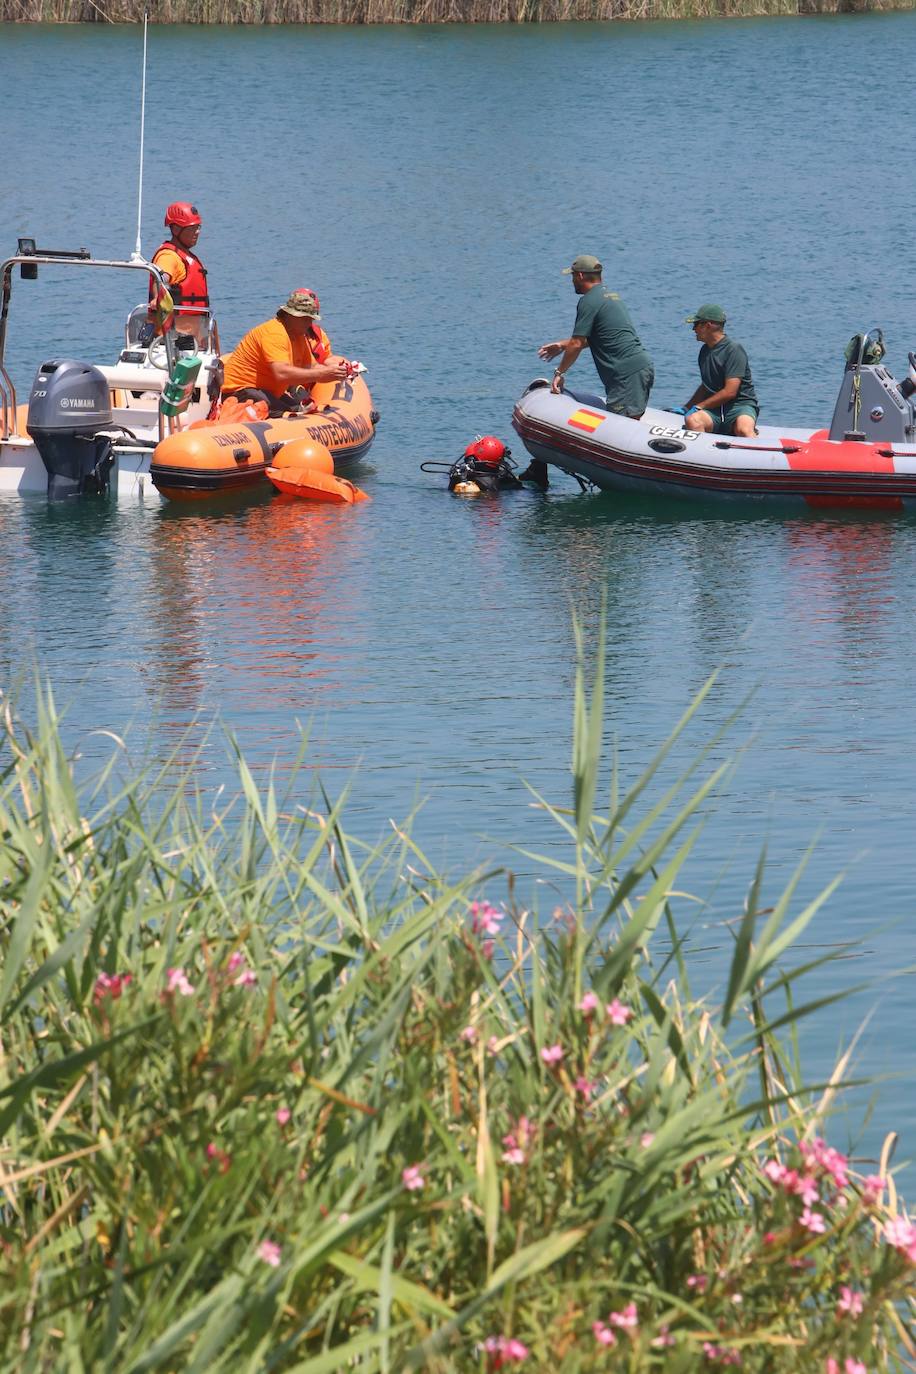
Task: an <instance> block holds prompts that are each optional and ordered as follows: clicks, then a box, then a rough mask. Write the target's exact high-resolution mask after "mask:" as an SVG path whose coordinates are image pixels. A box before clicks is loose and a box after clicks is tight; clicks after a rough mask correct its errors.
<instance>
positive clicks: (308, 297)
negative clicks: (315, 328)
mask: <svg viewBox="0 0 916 1374" xmlns="http://www.w3.org/2000/svg"><path fill="white" fill-rule="evenodd" d="M280 309H281V310H285V311H286V313H287V315H311V317H312V319H313V320H320V319H321V316H320V315H319V313H318V311H319V310H320V309H321V305H320V302H319V300H318V297H317V296H316V295H315V292H314V291H309V290H308V289H307V288H306V287H300V288H299V289H298V290H297V291H293V292H291V293H290V297H289V300H288V301H287V302H286V304H285V305H281V306H280Z"/></svg>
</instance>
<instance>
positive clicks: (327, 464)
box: [273, 439, 334, 474]
mask: <svg viewBox="0 0 916 1374" xmlns="http://www.w3.org/2000/svg"><path fill="white" fill-rule="evenodd" d="M273 466H274V467H275V468H279V469H281V470H282V471H286V469H287V468H308V469H309V470H310V471H311V472H330V473H332V474H333V472H334V459H333V457H332V456H331V450H330V449H329V448H328V447H327V445H326V444H321V443H319V442H318V440H317V439H293V440H292V442H291V443H288V444H284V445H283V447H282V448H280V449H278V450H277V454H276V457H275V458H274V461H273Z"/></svg>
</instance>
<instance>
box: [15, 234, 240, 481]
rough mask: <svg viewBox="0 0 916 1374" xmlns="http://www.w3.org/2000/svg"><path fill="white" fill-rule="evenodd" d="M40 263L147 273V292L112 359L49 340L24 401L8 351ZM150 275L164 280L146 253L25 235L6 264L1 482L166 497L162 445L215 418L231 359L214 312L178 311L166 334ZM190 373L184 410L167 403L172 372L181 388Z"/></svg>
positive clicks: (136, 308) (145, 280)
mask: <svg viewBox="0 0 916 1374" xmlns="http://www.w3.org/2000/svg"><path fill="white" fill-rule="evenodd" d="M39 266H47V267H52V266H53V267H66V268H68V269H70V268H74V269H76V268H80V269H81V268H87V267H92V268H103V269H107V270H118V271H124V270H126V271H133V272H138V273H140V274H141V276H140V280H141V281H142V283H143V296H144V300H143V303H142V304H140V305H137V306H136V307H135V308H134V309H133V310H131V311H130V314H129V315H128V317H127V321H126V324H125V327H124V344H123V347H122V348H121V350H120V352H119V353H118V356H117V358H116V359H115V360H114V361H113V362H111V363H88V362H86V361H84V360H81V359H73V358H62V357H59V356H55V355H54V354H53V353H52V352H51V349H52V348H53V342H50V343H49V348H48V352H47V355H46V357H47V359H48V360H47V361H45V362H42V363H41V365H40V366H39V368H38V371H37V373H36V376H35V381H34V382H33V384H32V389H31V392H30V395H29V400H28V402H27V403H26V404H23V405H19V404H17V398H16V388H15V386H14V384H13V381H12V379H11V377H10V374H9V371H8V369H7V365H6V358H5V349H6V335H7V321H8V317H9V309H10V300H11V295H12V283H13V277H14V271H15V269H16V268H17V267H18V268H19V271H20V274H21V276H22V277H25V278H27V279H28V278H34V277H35V276H37V274H38V268H39ZM150 276H152V277H153V278H154V279H155V280H158V281H159V284H160V286H161V285H162V284H163V283H162V278H161V276H160V274H159V272H158V270H157V269H156V268H155V267H153V265H152V264H151V263H149V262H147V261H146V260H145V259H144V258H143V257H142V256H141V255H140V254H139V253H135V254H134V255H133V256H132V257H131V259H130V260H129V261H127V262H121V261H116V260H109V259H101V258H93V257H92V255H91V254H90V253H89V251H88V250H87V249H83V248H81V249H76V250H74V251H57V250H50V249H41V248H36V246H35V243H34V240H32V239H20V240H19V251H18V252H17V253H16V254H15V255H14V256H13V257H11V258H8V259H7V260H6V262H4V264H3V266H2V268H0V293H2V294H0V302H2V303H0V491H6V492H20V493H28V492H34V493H43V494H46V495H48V496H50V497H53V498H60V497H69V496H81V495H90V494H97V493H104V492H108V491H111V492H112V493H113V494H115V495H117V496H118V497H119V498H126V497H129V498H134V499H136V498H138V497H140V498H143V497H146V498H151V499H153V500H155V501H159V500H160V497H159V494H158V493H157V491H156V489H155V487H154V486H153V484H152V483H151V481H150V475H149V473H150V459H151V456H152V453H153V450H154V449H155V447H156V445H157V444H158V443H159V442H160V441H161V440H163V439H165V438H167V437H168V435H170V434H172V433H174V432H176V430H178V429H180V428H186V427H187V425H188V424H190V423H191V422H193V421H194V420H200V419H205V418H206V417H207V415H208V414H209V412H210V409H211V406H212V403H213V401H214V400H215V399H216V398H218V397H219V392H220V384H221V379H222V365H221V363H220V356H219V331H218V329H217V325H216V320H215V319H214V318H213V317H212V315H211V314H210V313H209V312H201V313H198V314H197V315H195V316H194V317H187V316H184V315H182V316H179V317H178V320H177V328H176V329H169V330H167V331H166V332H165V334H164V336H163V335H157V333H156V329H155V325H154V323H153V321H152V320H151V319H150V310H149V304H148V301H147V299H146V295H147V289H148V280H149V277H150ZM198 360H199V368H195V364H196V363H197V361H198ZM182 364H184V368H183V369H182ZM176 365H177V366H176ZM188 375H193V377H194V380H193V385H192V384H188V385H186V387H185V395H184V398H183V400H182V401H181V403H180V405H179V414H170V413H169V412H170V411H173V410H174V409H175V406H174V405H172V404H165V405H164V404H163V401H164V399H165V400H168V398H169V394H170V393H169V392H167V390H166V388H167V386H168V385H169V383H170V379H171V381H172V386H173V389H174V386H175V381H176V378H178V377H179V376H188Z"/></svg>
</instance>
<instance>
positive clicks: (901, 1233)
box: [884, 1217, 916, 1264]
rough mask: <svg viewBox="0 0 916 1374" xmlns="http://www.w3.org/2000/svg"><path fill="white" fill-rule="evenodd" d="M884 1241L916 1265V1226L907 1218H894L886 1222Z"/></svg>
mask: <svg viewBox="0 0 916 1374" xmlns="http://www.w3.org/2000/svg"><path fill="white" fill-rule="evenodd" d="M884 1239H885V1240H886V1241H887V1243H888V1245H892V1246H893V1248H894V1249H895V1250H899V1251H900V1252H901V1253H902V1254H904V1255H906V1257H907V1259H908V1260H910V1261H911V1263H913V1264H916V1226H914V1225H913V1223H912V1222H911V1221H910V1220H909V1219H908V1218H907V1217H892V1218H891V1220H890V1221H888V1222H885V1224H884Z"/></svg>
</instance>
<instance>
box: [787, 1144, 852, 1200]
mask: <svg viewBox="0 0 916 1374" xmlns="http://www.w3.org/2000/svg"><path fill="white" fill-rule="evenodd" d="M798 1149H799V1153H800V1154H801V1156H802V1158H803V1159H804V1161H805V1163H806V1164H807V1165H808V1166H809V1168H810V1167H811V1165H813V1164H816V1165H819V1167H820V1168H821V1169H823V1170H824V1172H825V1173H827V1174H829V1175H830V1177H831V1178H832V1179H833V1182H834V1184H835V1186H836V1187H837V1188H845V1187H846V1186H847V1184H848V1183H849V1174H848V1172H847V1170H848V1168H849V1160H848V1159H847V1158H846V1156H845V1155H841V1154H840V1152H839V1150H834V1149H833V1148H832V1147H831V1146H830V1145H828V1144H827V1142H826V1141H825V1140H821V1138H820V1137H819V1136H815V1138H814V1140H812V1141H811V1142H810V1143H809V1142H808V1141H807V1140H801V1141H799V1144H798Z"/></svg>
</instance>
